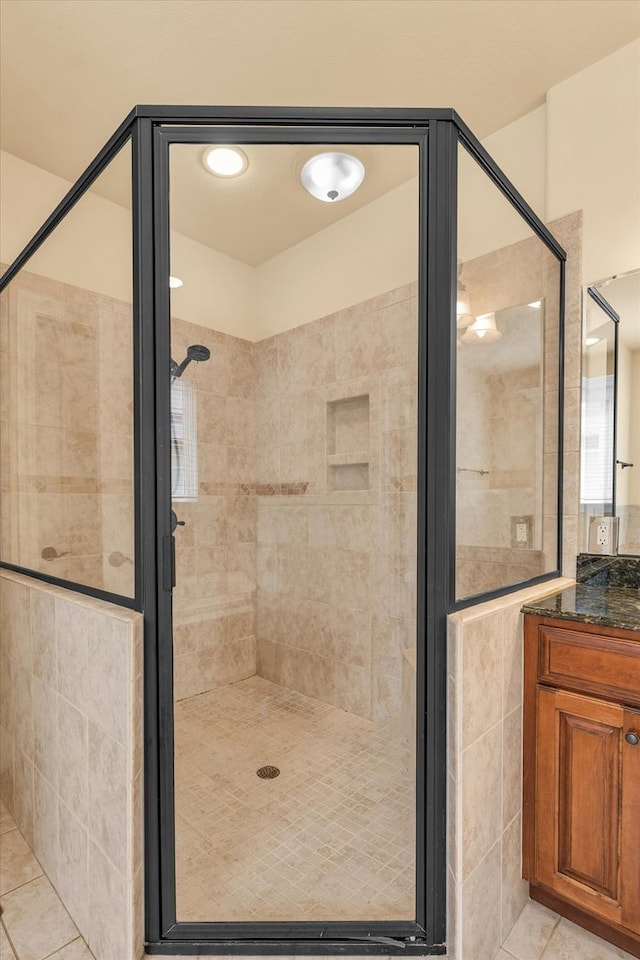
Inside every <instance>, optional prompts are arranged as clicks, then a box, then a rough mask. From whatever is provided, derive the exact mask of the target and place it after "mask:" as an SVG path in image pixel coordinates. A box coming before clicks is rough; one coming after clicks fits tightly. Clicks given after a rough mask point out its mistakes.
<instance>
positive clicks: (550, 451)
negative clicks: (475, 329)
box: [458, 213, 582, 595]
mask: <svg viewBox="0 0 640 960" xmlns="http://www.w3.org/2000/svg"><path fill="white" fill-rule="evenodd" d="M550 229H551V232H552V233H553V234H554V236H555V237H556V238H557V239H558V240H559V242H560V243H561V244H562V245H563V246H564V248H565V250H566V252H567V282H566V294H567V297H566V313H565V384H564V385H565V404H564V409H565V418H564V429H565V439H564V457H565V461H564V494H565V497H564V500H565V502H564V516H563V518H562V522H563V528H564V557H563V570H564V571H565V572H567V573H571V574H572V572H573V570H574V569H575V567H574V566H572V564H573V565H574V562H575V554H576V543H577V509H578V466H579V456H578V451H579V409H580V322H581V318H580V290H581V287H580V275H579V270H580V262H581V260H580V258H581V249H582V247H581V242H582V215H581V214H580V213H576V214H571V215H569V216H567V217H563V218H562V219H560V220H558V221H555V222H554V223H552V224H551V225H550ZM555 263H556V261H555V258H553V257H551V256H550V255H549V253H548V252H547V251H546V248H544V247H543V245H542V244H541V243H540V241H539V240H537V239H536V238H531V239H528V240H523V241H521V242H520V243H516V244H513V245H512V246H510V247H506V248H503V249H500V250H497V251H494V252H493V253H489V254H485V255H484V256H482V257H478V258H477V259H475V260H470V261H467V262H466V263H465V264H464V282H465V285H466V286H467V289H468V290H469V291H470V295H471V297H472V302H473V305H474V312H476V313H484V312H492V311H496V310H501V309H504V308H506V307H509V306H512V305H517V304H523V303H529V302H532V301H534V300H538V299H540V298H543V299H544V302H545V313H544V317H545V352H544V370H543V384H544V391H543V392H544V404H543V413H542V421H543V425H544V448H543V460H544V462H543V467H544V469H543V473H542V497H541V509H542V517H541V519H542V529H541V530H540V529H535V530H534V547H535V549H534V550H532V551H518V553H519V554H520V556H516V557H514V556H513V554H514V551H510V550H508V548H509V547H510V527H509V518H510V516H511V515H516V514H534V516H535V515H536V514H537V513H538V510H539V507H538V505H537V504H534V500H533V497H534V493H533V491H532V493H531V496H530V497H527V496H526V495H525V494H523V493H522V494H521V493H519V492H518V487H519V486H520V485H521V483H522V477H520V476H519V475H518V473H517V471H516V470H515V469H514V468H515V467H516V466H517V464H518V463H519V462H522V461H526V460H527V459H528V460H529V462H532V457H533V458H534V459H535V457H537V456H538V455H539V451H538V450H537V448H536V449H535V450H534V449H533V446H534V444H533V441H534V440H535V437H536V433H537V429H538V428H537V426H536V424H535V423H533V422H527V420H526V416H525V413H526V411H523V409H520V410H519V409H514V408H510V409H509V411H508V417H507V416H506V415H505V414H504V411H503V412H502V417H503V422H502V424H501V422H500V408H499V400H500V391H501V390H503V389H504V388H505V386H506V383H505V382H492V383H491V384H488V383H486V382H485V381H484V380H481V382H479V383H475V382H474V381H472V380H471V379H470V380H469V384H468V397H469V400H470V402H474V403H475V402H476V401H477V402H478V404H479V406H478V407H477V408H476V409H478V410H479V411H482V414H483V416H482V417H478V418H476V419H475V420H473V429H472V430H468V432H467V434H466V435H465V434H463V437H462V439H463V445H464V449H465V457H467V458H470V462H471V460H474V456H475V460H474V463H475V461H476V460H477V462H478V463H480V464H485V463H486V464H487V465H488V467H489V468H490V469H489V474H488V475H487V476H483V477H475V478H472V477H467V476H466V475H465V476H461V475H459V476H458V486H459V492H460V493H461V494H462V493H464V502H463V503H460V504H459V508H458V521H459V527H460V529H461V530H464V531H465V537H466V542H465V544H463V545H462V546H463V553H464V554H465V556H464V558H463V563H462V565H461V567H460V569H459V588H458V593H459V595H470V594H473V593H476V592H478V591H479V590H481V589H487V588H488V587H492V586H495V581H494V577H495V576H496V574H501V573H502V572H503V571H505V570H507V569H508V567H509V565H510V564H511V562H512V560H515V567H514V569H513V571H512V572H513V577H509V579H515V577H516V575H520V573H522V572H524V571H525V569H527V568H531V566H532V565H533V564H536V563H538V564H540V566H539V567H538V572H542V571H543V570H544V569H549V568H550V567H552V566H553V562H554V559H555V529H556V525H557V514H556V495H555V474H556V470H557V463H558V461H557V453H556V450H557V419H556V417H557V406H558V376H557V360H558V315H557V307H556V305H557V303H558V290H559V288H558V276H557V269H556V267H555ZM467 349H468V350H469V349H472V348H467ZM473 349H475V348H473ZM522 375H523V374H522V371H519V372H518V376H519V377H522ZM526 375H527V376H528V377H529V380H530V381H531V385H534V383H533V381H534V380H535V379H536V378H537V377H538V375H539V374H538V371H537V369H535V370H531V371H530V372H529V373H528V374H526ZM506 377H508V374H505V375H503V376H502V377H501V378H498V379H499V380H500V379H501V380H504V379H505V378H506ZM463 400H464V397H463ZM524 404H525V402H524V401H523V404H522V406H523V407H524ZM488 423H491V424H492V428H493V430H492V433H491V436H492V437H493V439H494V441H495V440H497V441H498V442H497V443H496V442H493V445H492V443H491V442H490V436H489V434H488V433H487V424H488ZM507 427H508V428H509V429H508V430H507V429H506V428H507ZM463 429H464V428H463ZM527 444H528V446H527ZM493 487H496V488H499V490H498V493H499V497H500V500H499V504H497V506H498V507H499V509H497V510H494V511H492V510H491V491H492V488H493ZM470 488H472V489H470ZM510 491H511V493H510ZM523 497H524V499H523ZM534 508H535V509H534ZM482 545H491V546H492V547H501V548H503V550H504V553H503V556H502V557H501V558H498V557H497V556H493V557H492V559H491V560H489V558H488V557H487V558H485V560H484V561H483V563H482V566H480V567H478V566H477V565H475V564H474V563H473V561H474V559H475V557H474V556H473V554H474V548H475V547H478V546H482ZM525 554H528V556H525ZM528 575H529V576H530V575H532V574H531V573H529V574H528ZM483 577H486V578H487V581H485V582H483Z"/></svg>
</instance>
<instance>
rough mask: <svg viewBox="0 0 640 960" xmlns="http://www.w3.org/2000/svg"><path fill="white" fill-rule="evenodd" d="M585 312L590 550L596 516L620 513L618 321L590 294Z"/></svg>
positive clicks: (585, 510)
mask: <svg viewBox="0 0 640 960" xmlns="http://www.w3.org/2000/svg"><path fill="white" fill-rule="evenodd" d="M584 311H585V312H584V336H583V345H582V416H581V433H582V437H581V442H580V514H581V522H582V525H583V542H584V549H585V550H587V551H588V550H589V537H590V534H589V528H590V518H591V517H593V516H612V514H613V512H614V502H613V501H614V483H613V481H614V461H615V458H616V454H615V388H616V384H615V371H616V324H615V322H614V320H612V318H611V317H610V316H609V314H608V313H607V312H606V310H604V309H603V308H602V307H601V306H600V304H599V303H598V302H597V300H595V299H594V298H593V297H592V296H591V295H590V294H589V293H588V292H587V294H586V295H585V301H584Z"/></svg>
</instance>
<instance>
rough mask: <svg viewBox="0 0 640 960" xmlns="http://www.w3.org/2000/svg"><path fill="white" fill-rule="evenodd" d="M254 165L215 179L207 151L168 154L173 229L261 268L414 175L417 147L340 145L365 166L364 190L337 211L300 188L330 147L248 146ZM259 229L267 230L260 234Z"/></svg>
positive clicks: (186, 148) (178, 149)
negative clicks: (310, 166)
mask: <svg viewBox="0 0 640 960" xmlns="http://www.w3.org/2000/svg"><path fill="white" fill-rule="evenodd" d="M242 149H243V151H244V152H245V153H246V155H247V158H248V160H249V165H248V168H247V170H246V172H245V173H244V174H243V175H242V176H241V177H238V178H237V179H233V180H223V179H220V178H216V177H212V176H210V175H209V174H208V173H207V171H206V170H205V169H204V167H203V166H202V163H201V162H200V158H201V155H202V153H203V152H204V148H200V147H195V146H193V145H189V146H182V145H179V146H176V147H173V148H172V152H171V207H172V224H171V225H172V227H173V229H174V230H177V231H178V232H179V233H184V234H186V235H187V236H189V237H191V238H192V239H194V240H198V241H199V242H200V243H204V244H206V245H207V246H209V247H213V249H214V250H218V251H219V252H220V253H226V254H227V256H229V257H234V259H236V260H240V261H242V262H243V263H246V264H248V266H251V267H256V266H258V265H259V264H261V263H263V262H264V261H265V260H269V259H270V258H271V257H274V256H276V255H277V254H278V253H282V252H283V251H284V250H288V249H289V247H292V246H294V245H295V244H296V243H300V242H301V241H302V240H305V239H306V238H307V237H310V236H312V235H313V234H314V233H317V232H318V231H319V230H323V229H324V228H325V227H328V226H329V225H330V224H332V223H335V222H336V221H337V220H341V219H342V218H343V217H346V216H348V215H349V214H351V213H353V212H354V210H358V209H359V208H360V207H363V206H365V205H366V204H368V203H371V201H372V200H376V199H377V198H378V197H380V196H382V194H384V193H387V192H388V191H389V190H392V189H393V188H394V187H397V186H399V185H400V184H401V183H404V182H406V181H407V180H410V179H412V178H413V177H415V176H416V174H417V152H416V148H415V147H401V146H397V145H394V146H393V147H388V146H373V145H370V144H364V145H361V144H358V145H354V146H353V147H351V146H348V145H347V146H346V147H345V145H344V144H342V145H341V147H340V149H346V150H347V151H348V152H349V153H353V154H354V155H355V156H357V157H358V159H359V160H361V161H362V163H363V164H364V166H365V170H366V175H365V178H364V181H363V183H362V186H361V187H360V188H359V189H358V190H357V191H356V192H355V193H354V194H353V195H352V196H351V197H347V199H346V200H343V201H342V202H341V203H339V204H331V203H318V201H317V200H315V199H314V198H313V197H311V196H310V195H309V194H308V193H307V191H306V190H305V189H304V187H303V186H302V184H301V183H300V171H301V170H302V167H303V166H304V164H305V163H306V161H307V160H308V159H309V158H310V157H312V156H314V154H317V153H322V152H323V151H324V150H330V149H334V148H333V146H332V145H331V144H328V145H322V144H307V145H301V144H278V145H264V144H253V145H252V144H243V145H242ZM257 225H262V227H263V229H258V228H257Z"/></svg>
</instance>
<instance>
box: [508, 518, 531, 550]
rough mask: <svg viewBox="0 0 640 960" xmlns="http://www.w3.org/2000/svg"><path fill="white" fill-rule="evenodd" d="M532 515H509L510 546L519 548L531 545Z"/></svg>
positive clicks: (528, 548) (524, 548)
mask: <svg viewBox="0 0 640 960" xmlns="http://www.w3.org/2000/svg"><path fill="white" fill-rule="evenodd" d="M532 537H533V517H532V516H525V517H511V546H512V547H515V548H516V549H520V550H530V549H531V548H532V547H533V542H532Z"/></svg>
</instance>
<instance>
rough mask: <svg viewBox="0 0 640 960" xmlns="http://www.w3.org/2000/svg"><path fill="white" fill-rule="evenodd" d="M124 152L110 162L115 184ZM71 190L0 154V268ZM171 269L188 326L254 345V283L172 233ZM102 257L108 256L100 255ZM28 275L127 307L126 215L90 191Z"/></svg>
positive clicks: (239, 267)
mask: <svg viewBox="0 0 640 960" xmlns="http://www.w3.org/2000/svg"><path fill="white" fill-rule="evenodd" d="M130 162H131V152H130V150H129V149H128V148H125V149H124V151H123V152H122V153H120V154H118V156H117V157H116V158H115V160H114V161H113V165H114V166H116V167H117V168H118V172H119V175H120V178H121V179H122V181H123V182H124V183H126V182H127V181H126V177H127V173H126V170H125V167H126V166H127V164H130ZM70 187H71V184H70V183H68V182H67V181H66V180H62V179H61V178H60V177H56V176H53V174H51V173H48V172H47V171H46V170H42V169H40V168H39V167H35V166H33V164H30V163H26V162H25V161H24V160H20V159H19V158H18V157H14V156H13V155H12V154H9V153H6V152H5V151H0V251H1V254H0V260H2V261H3V262H4V263H11V262H12V261H13V260H14V259H15V257H17V256H18V254H19V253H20V251H21V250H22V249H23V247H24V246H25V245H26V244H27V243H28V242H29V240H30V239H31V237H32V236H33V234H34V233H35V232H36V230H37V229H38V227H40V226H41V225H42V223H43V222H44V220H45V219H46V218H47V217H48V216H49V214H50V213H51V211H52V210H53V208H54V207H55V205H56V204H57V203H58V202H59V200H61V199H62V197H63V196H64V195H65V193H66V192H67V190H69V189H70ZM171 240H172V265H171V269H172V270H173V271H174V272H175V274H176V275H177V276H179V277H180V278H181V279H182V280H184V282H185V283H184V287H181V288H179V289H177V290H174V291H172V306H173V310H174V312H176V313H177V314H178V315H179V316H184V317H188V318H189V319H190V320H191V321H192V322H193V323H199V324H201V325H202V326H205V327H215V328H216V329H219V330H223V331H226V332H229V333H234V334H236V335H237V336H244V337H246V338H247V339H252V334H253V303H254V280H253V270H252V269H251V268H250V267H247V266H245V264H243V263H240V262H239V261H237V260H233V259H232V258H231V257H227V256H225V255H224V254H221V253H218V252H217V251H216V250H212V249H211V248H210V247H205V246H204V245H203V244H201V243H197V242H196V241H195V240H191V239H190V238H189V237H185V236H182V235H181V234H178V233H176V232H175V231H174V232H172V234H171ZM105 250H106V251H108V256H104V255H102V256H101V255H100V254H101V251H102V253H103V254H104V251H105ZM27 269H28V270H30V271H32V272H34V273H39V274H42V276H45V277H49V278H51V279H54V280H59V281H61V282H63V283H68V284H70V285H73V286H77V287H80V288H84V289H86V290H91V291H93V292H95V293H100V294H104V295H105V296H108V297H113V298H115V299H118V300H124V301H127V302H130V301H131V283H132V280H131V269H132V268H131V211H130V209H127V208H126V207H123V206H120V205H119V204H117V203H112V202H111V201H110V200H105V199H104V197H101V196H98V195H97V194H95V193H92V192H91V191H90V192H89V193H87V194H85V196H84V197H83V198H82V199H81V200H80V201H79V202H78V204H77V205H76V207H74V209H73V210H72V211H71V212H70V213H69V214H68V215H67V216H66V217H65V219H64V221H63V222H62V224H60V226H58V227H57V228H56V231H55V232H54V233H53V235H52V236H51V237H50V238H49V239H48V240H47V241H46V243H45V244H44V245H43V246H42V247H41V248H40V250H39V251H38V252H37V253H36V254H35V255H34V257H33V258H32V259H31V260H30V262H29V264H28V267H27Z"/></svg>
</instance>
